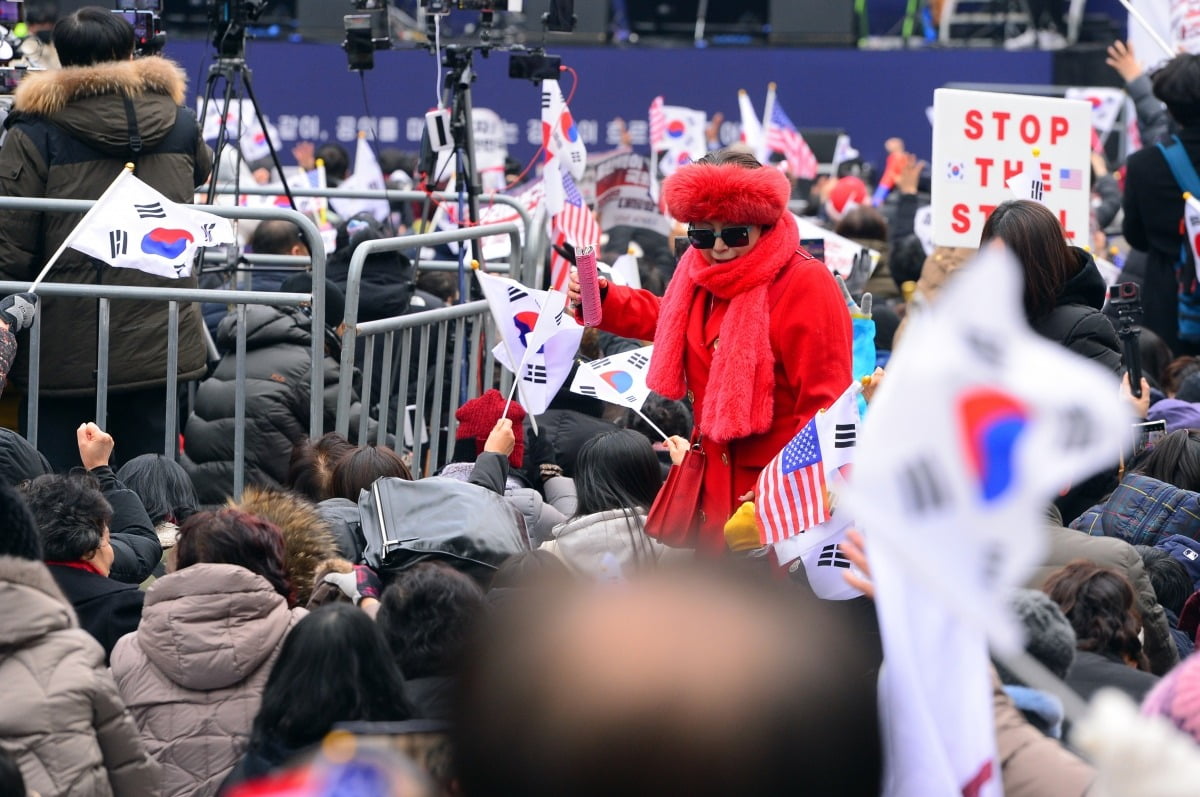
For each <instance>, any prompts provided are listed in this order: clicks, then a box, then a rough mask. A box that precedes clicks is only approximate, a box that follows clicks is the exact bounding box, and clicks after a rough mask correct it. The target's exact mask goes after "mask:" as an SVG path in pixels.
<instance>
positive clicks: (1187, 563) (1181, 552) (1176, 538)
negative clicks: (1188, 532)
mask: <svg viewBox="0 0 1200 797" xmlns="http://www.w3.org/2000/svg"><path fill="white" fill-rule="evenodd" d="M1154 547H1155V548H1162V549H1163V550H1164V551H1166V552H1167V553H1169V554H1171V558H1172V559H1174V560H1175V561H1176V562H1179V564H1181V565H1183V569H1184V570H1186V571H1187V574H1188V578H1190V579H1191V580H1192V585H1193V589H1200V540H1193V539H1192V538H1191V537H1185V536H1184V535H1182V534H1172V535H1171V536H1170V537H1167V538H1166V539H1165V540H1159V541H1158V543H1157V544H1156V545H1155V546H1154Z"/></svg>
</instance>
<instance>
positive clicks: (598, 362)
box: [588, 357, 612, 371]
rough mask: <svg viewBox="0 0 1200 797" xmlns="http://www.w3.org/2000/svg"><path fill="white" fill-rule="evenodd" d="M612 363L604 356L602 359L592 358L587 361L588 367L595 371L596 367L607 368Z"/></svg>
mask: <svg viewBox="0 0 1200 797" xmlns="http://www.w3.org/2000/svg"><path fill="white" fill-rule="evenodd" d="M611 363H612V360H611V359H610V358H608V357H605V358H604V359H603V360H592V361H591V362H590V363H588V367H589V368H591V369H592V370H593V371H595V370H596V369H598V368H607V367H608V366H609V365H610V364H611Z"/></svg>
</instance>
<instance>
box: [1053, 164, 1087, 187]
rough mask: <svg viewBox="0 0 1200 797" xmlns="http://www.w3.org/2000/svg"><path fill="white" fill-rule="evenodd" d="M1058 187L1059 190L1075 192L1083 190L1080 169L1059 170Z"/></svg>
mask: <svg viewBox="0 0 1200 797" xmlns="http://www.w3.org/2000/svg"><path fill="white" fill-rule="evenodd" d="M1058 185H1059V187H1060V188H1072V189H1074V190H1076V191H1080V190H1082V189H1083V172H1082V171H1081V170H1080V169H1059V170H1058Z"/></svg>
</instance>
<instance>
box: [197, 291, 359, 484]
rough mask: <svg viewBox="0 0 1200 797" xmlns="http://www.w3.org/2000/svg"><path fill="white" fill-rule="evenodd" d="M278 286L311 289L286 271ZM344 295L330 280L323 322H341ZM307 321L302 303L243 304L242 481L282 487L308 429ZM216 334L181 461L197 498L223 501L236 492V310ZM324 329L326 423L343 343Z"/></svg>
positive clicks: (354, 410)
mask: <svg viewBox="0 0 1200 797" xmlns="http://www.w3.org/2000/svg"><path fill="white" fill-rule="evenodd" d="M305 280H308V282H307V286H306V285H305V284H304V281H305ZM283 288H284V290H286V291H293V290H294V291H297V292H301V293H307V292H309V291H311V290H312V277H311V276H310V275H308V274H300V275H297V276H295V277H291V278H289V279H288V280H287V281H286V282H285V283H284V284H283ZM343 301H344V300H343V299H342V296H341V292H340V291H338V290H337V288H336V287H335V286H333V285H331V284H327V285H326V288H325V315H326V321H327V322H333V323H334V325H335V326H336V325H337V324H339V323H340V320H341V318H342V315H343ZM312 327H313V324H312V318H311V317H310V316H309V315H308V312H307V311H306V310H304V309H301V308H296V307H267V306H262V305H257V306H250V307H247V308H246V484H256V485H261V486H265V487H273V488H282V487H283V485H285V484H286V483H287V475H288V464H289V460H290V457H291V452H292V447H293V446H294V445H295V444H296V443H297V442H299V441H300V440H302V439H303V438H304V437H305V436H306V435H307V434H308V431H309V429H308V419H309V363H310V353H309V352H310V346H311V345H312V334H313V332H312ZM218 332H219V334H218V336H217V345H218V346H219V347H220V348H221V350H222V352H224V356H223V357H222V359H221V362H220V363H219V364H218V365H217V368H216V370H215V371H214V372H213V375H212V376H211V377H209V378H208V379H206V380H204V382H202V383H201V384H200V388H199V390H197V391H196V405H195V409H194V410H193V412H192V414H191V416H190V417H189V418H188V421H187V425H186V427H185V430H184V456H183V459H182V462H183V466H184V468H185V469H186V470H187V472H188V475H189V476H191V477H192V482H193V484H195V486H196V497H197V498H198V499H199V501H200V503H202V504H211V503H220V502H223V501H224V500H225V499H226V498H227V497H228V496H229V495H230V494H232V492H233V434H234V396H235V389H236V384H235V381H234V377H235V373H236V366H237V363H236V358H235V357H234V355H233V352H234V349H235V347H236V344H237V315H236V314H232V313H231V314H230V315H229V316H227V317H226V318H225V320H224V321H222V322H221V325H220V328H219V330H218ZM324 334H325V341H326V346H325V354H326V356H325V369H324V371H325V373H324V377H325V395H324V405H325V418H324V422H323V426H325V427H326V428H330V427H332V426H333V423H334V420H335V416H336V413H337V391H338V380H339V375H340V369H339V367H338V358H339V354H340V348H339V346H338V342H339V338H338V336H337V333H336V332H335V331H334V330H333V329H329V328H328V327H326V328H325V329H324ZM353 402H354V403H353V405H352V406H351V417H352V419H353V418H356V417H357V415H358V413H359V412H361V411H362V406H361V404H360V403H359V401H358V397H357V394H356V395H355V396H354V398H353ZM350 426H351V431H352V433H357V431H358V423H357V421H355V420H351V423H350ZM375 431H376V426H375V423H374V421H371V422H370V423H369V424H368V434H369V435H370V436H371V437H374V435H375Z"/></svg>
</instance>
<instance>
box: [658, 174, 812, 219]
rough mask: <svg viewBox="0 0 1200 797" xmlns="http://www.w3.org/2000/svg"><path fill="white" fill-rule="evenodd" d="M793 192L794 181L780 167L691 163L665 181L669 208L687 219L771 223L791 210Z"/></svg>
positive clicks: (665, 193) (673, 214) (664, 194)
mask: <svg viewBox="0 0 1200 797" xmlns="http://www.w3.org/2000/svg"><path fill="white" fill-rule="evenodd" d="M791 195H792V184H791V183H790V182H789V181H788V178H787V177H786V176H785V175H783V174H782V173H780V172H779V171H777V170H776V169H766V168H760V169H747V168H746V167H744V166H738V165H736V164H732V163H726V164H722V165H720V166H714V165H711V164H708V163H691V164H688V165H687V166H684V167H683V168H681V169H680V170H679V171H677V172H675V173H674V174H672V175H671V176H670V177H668V178H667V180H666V182H665V183H663V196H664V197H665V198H666V200H667V208H668V209H669V210H670V211H671V215H672V216H674V217H675V218H676V219H679V220H680V221H684V222H696V221H709V220H713V219H716V220H719V221H724V222H729V223H732V224H761V225H763V226H768V225H771V224H774V223H775V222H777V221H779V218H780V217H781V216H782V215H783V214H784V213H785V212H787V203H788V199H790V198H791Z"/></svg>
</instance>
